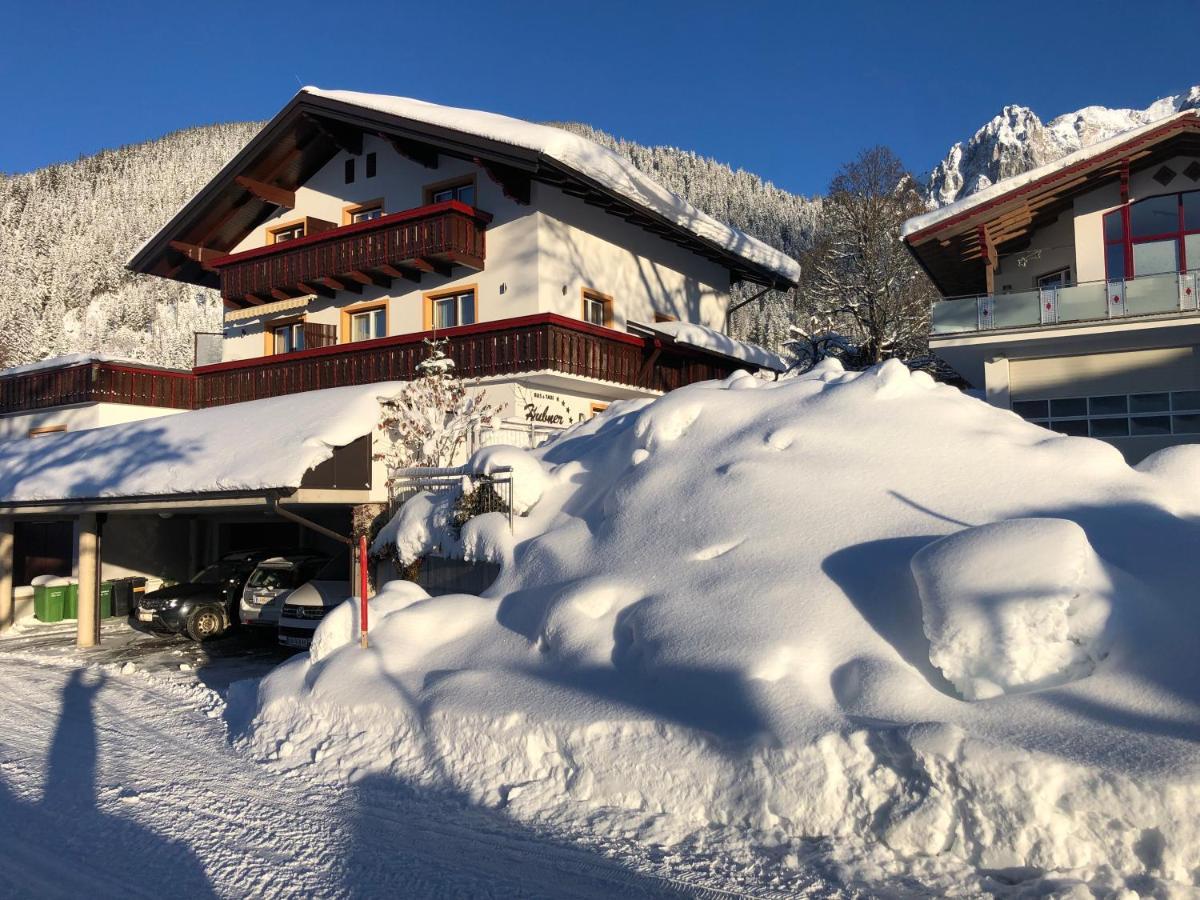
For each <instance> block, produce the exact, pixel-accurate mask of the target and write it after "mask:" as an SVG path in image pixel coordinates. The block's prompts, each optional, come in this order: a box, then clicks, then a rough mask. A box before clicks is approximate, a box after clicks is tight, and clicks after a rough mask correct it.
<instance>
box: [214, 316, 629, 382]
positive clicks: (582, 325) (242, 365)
mask: <svg viewBox="0 0 1200 900" xmlns="http://www.w3.org/2000/svg"><path fill="white" fill-rule="evenodd" d="M532 325H559V326H562V327H563V328H569V329H571V330H572V331H578V332H580V333H582V334H588V335H591V336H593V337H599V338H605V339H606V340H612V341H617V342H618V343H623V344H629V345H630V346H634V347H641V346H644V345H645V341H643V340H642V339H641V338H639V337H636V336H635V335H632V334H627V333H626V332H624V331H613V330H612V329H611V328H601V327H599V326H597V325H592V324H591V323H589V322H581V321H579V320H578V319H568V318H567V317H566V316H560V315H558V314H557V313H535V314H534V315H530V316H518V317H516V318H514V319H498V320H496V321H493V322H476V323H475V324H474V325H459V326H457V327H455V328H439V329H438V330H437V331H418V332H413V333H411V334H397V335H392V336H391V337H382V338H376V339H375V340H371V341H354V342H352V343H349V344H334V345H333V346H330V347H316V348H313V349H311V350H298V351H296V352H295V353H276V354H272V355H271V356H253V357H250V358H249V359H234V360H230V361H229V362H219V363H212V364H211V365H207V366H199V367H198V368H196V369H195V370H194V371H195V373H196V374H197V375H206V374H208V373H210V372H228V371H231V370H234V369H252V368H255V367H258V366H263V365H269V364H270V363H272V362H290V361H299V360H305V359H319V358H321V357H323V356H338V355H341V354H347V353H356V352H363V353H365V352H368V351H371V350H382V349H386V348H388V347H402V346H404V345H406V344H419V343H421V342H422V341H424V340H425V339H426V338H455V337H470V336H472V335H477V334H488V333H490V332H495V331H501V330H508V329H514V328H528V327H530V326H532Z"/></svg>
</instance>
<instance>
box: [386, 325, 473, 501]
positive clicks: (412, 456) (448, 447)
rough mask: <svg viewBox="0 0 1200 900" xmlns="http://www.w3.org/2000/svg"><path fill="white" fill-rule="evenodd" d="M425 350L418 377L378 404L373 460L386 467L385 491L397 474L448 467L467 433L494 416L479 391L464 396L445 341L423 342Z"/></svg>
mask: <svg viewBox="0 0 1200 900" xmlns="http://www.w3.org/2000/svg"><path fill="white" fill-rule="evenodd" d="M425 346H426V348H427V349H428V351H429V355H428V357H426V358H425V359H424V360H423V361H422V362H421V363H420V364H419V365H418V366H417V370H418V374H417V377H416V378H414V379H413V380H412V381H410V382H408V383H407V384H406V385H405V386H404V388H403V389H402V390H401V391H400V392H399V393H398V394H396V395H394V396H392V397H388V398H386V399H383V400H381V401H380V415H379V430H380V431H382V432H383V433H384V436H385V438H386V440H385V441H383V442H382V444H383V449H382V450H380V451H379V452H378V453H377V454H376V459H379V460H382V461H383V462H384V464H385V466H386V467H387V471H388V486H389V487H390V486H391V485H392V483H393V479H394V477H395V473H396V470H398V469H404V468H410V467H413V466H434V467H442V466H450V465H453V464H454V462H455V458H456V457H457V456H458V453H459V451H460V450H462V448H463V446H464V445H465V444H466V442H467V440H468V439H469V438H470V436H471V434H472V433H473V432H474V431H476V430H477V429H479V428H480V427H483V426H485V425H487V424H488V423H489V422H490V421H491V418H492V415H493V409H492V407H491V406H489V405H487V404H486V403H484V402H483V401H484V393H483V391H476V392H474V393H471V392H469V391H468V390H467V384H466V382H465V381H463V379H461V378H459V377H458V376H457V375H455V373H454V360H452V359H451V358H450V357H449V356H447V355H446V351H445V346H446V341H444V340H442V341H439V340H434V339H432V338H426V339H425Z"/></svg>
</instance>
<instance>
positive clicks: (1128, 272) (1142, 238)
mask: <svg viewBox="0 0 1200 900" xmlns="http://www.w3.org/2000/svg"><path fill="white" fill-rule="evenodd" d="M1188 194H1200V191H1177V192H1173V193H1170V194H1154V195H1153V196H1150V197H1142V198H1141V199H1139V200H1134V201H1133V202H1131V203H1126V204H1125V205H1124V206H1121V207H1120V208H1118V209H1114V210H1112V211H1111V212H1107V213H1105V214H1104V218H1103V221H1102V222H1101V228H1102V230H1103V234H1104V274H1105V277H1106V278H1107V279H1108V280H1109V281H1120V280H1121V279H1122V278H1136V277H1137V272H1135V271H1133V246H1134V244H1145V243H1152V242H1154V241H1169V240H1174V241H1175V243H1176V247H1177V248H1178V257H1179V271H1180V272H1181V273H1182V272H1186V271H1188V261H1187V241H1186V240H1185V239H1184V238H1185V237H1186V236H1187V235H1189V234H1200V228H1187V227H1186V219H1185V217H1184V206H1183V198H1184V196H1186V195H1188ZM1160 197H1174V198H1175V211H1176V215H1177V216H1178V220H1177V225H1178V227H1177V228H1176V230H1175V231H1164V232H1162V233H1160V234H1143V235H1138V236H1137V237H1134V236H1133V230H1132V228H1131V227H1130V218H1131V216H1130V211H1131V210H1132V208H1133V207H1134V206H1136V205H1137V204H1139V203H1143V202H1145V201H1147V200H1157V199H1159V198H1160ZM1116 217H1120V221H1121V236H1120V237H1118V238H1110V237H1109V236H1108V225H1109V221H1110V220H1113V219H1115V218H1116ZM1117 245H1121V246H1122V247H1123V248H1124V253H1123V254H1122V255H1123V258H1124V268H1125V273H1124V275H1121V276H1114V275H1113V273H1112V272H1111V271H1110V269H1109V265H1108V248H1109V247H1113V246H1117ZM1196 268H1197V269H1200V260H1197V266H1196Z"/></svg>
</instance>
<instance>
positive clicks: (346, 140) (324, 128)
mask: <svg viewBox="0 0 1200 900" xmlns="http://www.w3.org/2000/svg"><path fill="white" fill-rule="evenodd" d="M303 115H304V121H306V122H308V123H309V124H310V125H312V127H313V128H315V129H317V131H319V132H321V134H323V135H325V137H327V138H329V140H331V141H333V143H334V144H335V145H336V146H337V147H338V149H340V150H345V151H346V152H347V153H349V154H351V155H352V156H362V152H363V136H362V132H361V131H359V130H358V129H357V128H347V127H345V126H342V125H336V124H334V123H333V122H329V121H326V120H325V119H321V118H318V117H317V116H311V115H309V114H308V113H304V114H303Z"/></svg>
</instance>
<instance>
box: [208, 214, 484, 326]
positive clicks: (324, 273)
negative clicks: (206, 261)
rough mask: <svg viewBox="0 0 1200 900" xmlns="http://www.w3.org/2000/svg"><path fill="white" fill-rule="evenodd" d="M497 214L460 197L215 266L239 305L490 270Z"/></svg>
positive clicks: (239, 255) (221, 260)
mask: <svg viewBox="0 0 1200 900" xmlns="http://www.w3.org/2000/svg"><path fill="white" fill-rule="evenodd" d="M489 221H491V216H490V215H489V214H488V213H485V212H483V211H482V210H478V209H474V208H473V207H470V206H467V205H466V204H464V203H459V202H458V201H456V200H451V201H447V202H445V203H435V204H433V205H431V206H422V207H419V208H417V209H410V210H406V211H405V212H398V213H393V214H392V215H388V216H383V217H381V218H378V219H373V220H372V221H369V222H358V223H356V224H354V225H345V226H343V227H341V228H334V229H332V230H329V231H323V232H320V233H318V234H310V235H308V236H306V237H302V238H297V239H296V240H293V241H286V242H284V243H281V244H273V245H271V246H269V247H258V248H256V249H253V250H244V251H242V252H241V253H234V254H231V255H229V256H222V257H219V258H217V259H214V260H212V262H211V263H210V264H211V265H212V266H213V267H214V268H215V269H217V271H218V272H219V273H220V276H221V296H222V297H223V298H224V299H225V300H226V301H227V302H229V303H231V304H234V305H242V304H247V305H259V304H261V303H266V302H270V301H271V300H273V299H274V300H282V299H286V298H288V297H293V296H300V295H303V294H313V293H319V294H325V295H327V296H333V294H334V292H336V291H339V290H351V291H361V290H362V285H364V284H378V285H381V286H384V287H389V286H390V285H391V283H392V280H393V279H395V278H406V279H410V280H412V281H420V279H421V275H422V274H423V273H425V272H437V273H441V274H446V275H448V274H450V272H451V270H452V269H453V267H454V266H464V267H466V268H469V269H473V270H475V271H479V270H481V269H482V268H483V264H484V257H485V255H486V252H485V250H486V247H485V230H486V227H487V224H488V222H489Z"/></svg>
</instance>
